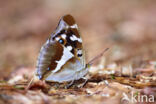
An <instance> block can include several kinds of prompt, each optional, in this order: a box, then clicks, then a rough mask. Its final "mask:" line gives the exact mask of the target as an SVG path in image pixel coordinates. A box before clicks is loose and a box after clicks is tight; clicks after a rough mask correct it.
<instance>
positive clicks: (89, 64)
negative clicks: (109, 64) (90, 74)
mask: <svg viewBox="0 0 156 104" xmlns="http://www.w3.org/2000/svg"><path fill="white" fill-rule="evenodd" d="M108 49H109V48H106V49H105V50H103V51H102V52H101V53H100V54H98V55H97V56H95V57H94V58H93V59H92V60H90V61H89V62H88V64H87V66H91V65H92V64H93V63H94V62H95V60H97V59H99V58H100V57H102V56H103V54H104V53H105V52H106V51H108Z"/></svg>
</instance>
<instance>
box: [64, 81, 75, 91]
mask: <svg viewBox="0 0 156 104" xmlns="http://www.w3.org/2000/svg"><path fill="white" fill-rule="evenodd" d="M73 83H74V80H72V81H71V82H70V83H69V84H67V85H66V86H65V89H68V88H70V87H71V86H72V85H73Z"/></svg>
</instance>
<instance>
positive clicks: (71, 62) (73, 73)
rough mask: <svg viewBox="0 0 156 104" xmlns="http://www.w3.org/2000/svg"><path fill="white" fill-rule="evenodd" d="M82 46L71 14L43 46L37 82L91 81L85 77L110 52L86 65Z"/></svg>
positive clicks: (64, 18)
mask: <svg viewBox="0 0 156 104" xmlns="http://www.w3.org/2000/svg"><path fill="white" fill-rule="evenodd" d="M82 43H83V41H82V38H81V35H80V32H79V28H78V26H77V24H76V22H75V19H74V18H73V17H72V16H71V15H69V14H68V15H65V16H63V17H62V18H61V19H60V21H59V24H58V26H57V28H56V30H55V31H54V32H53V33H52V34H51V35H50V37H49V38H48V39H47V41H46V42H45V43H44V44H43V46H42V47H41V50H40V53H39V56H38V59H37V65H36V74H35V79H36V77H37V79H39V80H44V81H46V82H59V83H63V82H71V83H70V84H69V85H72V84H73V82H74V81H75V80H79V79H80V78H83V79H85V82H87V79H86V78H85V77H84V76H85V75H86V74H87V73H88V70H89V67H90V65H91V64H92V62H93V61H94V60H95V59H97V58H99V57H101V56H102V55H103V53H104V52H105V51H106V50H107V49H105V50H104V51H103V52H102V53H101V54H99V55H98V56H96V57H95V58H94V59H92V60H91V61H90V62H88V63H87V64H86V60H85V51H84V49H83V44H82ZM33 79H34V78H32V80H31V81H30V83H29V85H28V87H27V88H26V89H28V88H29V86H30V84H31V82H32V81H33ZM84 84H85V83H84ZM84 84H83V85H84Z"/></svg>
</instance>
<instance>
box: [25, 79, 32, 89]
mask: <svg viewBox="0 0 156 104" xmlns="http://www.w3.org/2000/svg"><path fill="white" fill-rule="evenodd" d="M33 81H34V76H33V78H31V80H30V82H29V83H28V85H27V87H26V88H25V90H26V91H27V90H29V88H30V86H31V84H32V83H33Z"/></svg>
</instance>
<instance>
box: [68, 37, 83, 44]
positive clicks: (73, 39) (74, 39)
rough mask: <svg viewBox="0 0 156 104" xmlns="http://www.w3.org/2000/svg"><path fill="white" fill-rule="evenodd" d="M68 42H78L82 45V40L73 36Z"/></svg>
mask: <svg viewBox="0 0 156 104" xmlns="http://www.w3.org/2000/svg"><path fill="white" fill-rule="evenodd" d="M70 40H72V41H76V40H77V41H78V42H80V43H82V39H81V38H77V37H76V36H75V35H72V36H71V37H70Z"/></svg>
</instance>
